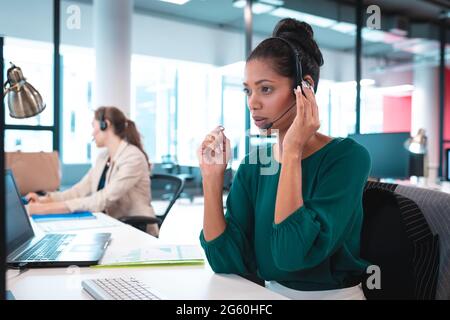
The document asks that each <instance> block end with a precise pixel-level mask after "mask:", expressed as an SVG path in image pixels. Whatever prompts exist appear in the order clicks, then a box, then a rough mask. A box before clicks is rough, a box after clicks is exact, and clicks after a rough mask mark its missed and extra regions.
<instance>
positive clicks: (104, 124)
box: [100, 112, 108, 131]
mask: <svg viewBox="0 0 450 320" xmlns="http://www.w3.org/2000/svg"><path fill="white" fill-rule="evenodd" d="M107 128H108V123H107V122H106V120H105V112H102V115H101V116H100V130H101V131H105V130H106V129H107Z"/></svg>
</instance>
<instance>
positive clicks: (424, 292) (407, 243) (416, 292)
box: [361, 182, 440, 300]
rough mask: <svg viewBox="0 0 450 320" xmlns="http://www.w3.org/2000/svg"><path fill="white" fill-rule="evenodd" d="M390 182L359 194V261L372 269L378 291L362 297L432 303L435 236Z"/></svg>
mask: <svg viewBox="0 0 450 320" xmlns="http://www.w3.org/2000/svg"><path fill="white" fill-rule="evenodd" d="M397 187H398V186H397V185H396V184H387V183H378V182H368V183H367V184H366V187H365V190H364V195H363V209H364V220H363V227H362V232H361V257H362V258H363V259H365V260H367V261H368V262H370V263H372V264H374V265H377V266H378V267H379V268H380V272H381V289H379V290H374V289H372V290H370V289H369V288H368V287H367V286H366V285H367V283H366V279H367V278H368V277H369V276H370V275H366V279H364V280H363V290H364V294H365V296H366V298H367V299H420V300H422V299H435V298H436V287H437V282H438V281H437V280H438V274H439V264H440V261H439V260H440V259H439V235H438V234H433V232H432V230H431V228H430V226H429V224H428V223H427V220H426V218H425V216H424V214H423V211H422V210H421V208H419V206H418V205H417V203H415V202H414V201H413V200H411V199H410V198H409V197H405V196H404V195H402V194H399V193H398V192H397Z"/></svg>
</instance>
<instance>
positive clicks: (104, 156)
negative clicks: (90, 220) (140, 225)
mask: <svg viewBox="0 0 450 320" xmlns="http://www.w3.org/2000/svg"><path fill="white" fill-rule="evenodd" d="M107 161H108V152H107V151H104V152H102V153H101V154H100V155H99V156H98V157H97V161H96V163H95V165H94V166H93V167H92V168H91V169H90V170H89V172H88V173H87V174H86V175H85V176H84V177H83V179H81V181H80V182H78V183H77V184H75V185H74V186H73V187H72V188H70V189H68V190H65V191H62V192H50V193H49V194H48V195H49V197H51V198H52V200H54V201H64V202H65V204H66V206H67V207H68V208H69V210H70V211H71V212H74V211H93V212H99V211H104V212H106V213H107V214H108V215H110V216H112V217H114V218H119V217H122V216H133V215H144V216H152V217H154V216H155V212H154V210H153V207H152V206H151V200H152V199H151V191H150V170H149V165H148V162H147V160H146V158H145V155H144V154H143V153H142V152H141V151H140V150H139V149H138V148H137V147H136V146H134V145H131V144H128V143H127V142H125V141H122V142H121V143H120V145H119V148H118V149H117V152H116V154H115V155H114V158H113V159H112V161H111V164H110V167H109V169H108V172H107V174H106V181H105V187H104V188H103V189H102V190H100V191H97V188H98V184H99V182H100V178H101V176H102V173H103V170H104V168H105V165H106V162H107ZM147 231H148V232H150V233H151V234H153V235H155V236H156V235H157V234H158V227H157V226H156V225H155V224H153V225H149V228H148V229H147Z"/></svg>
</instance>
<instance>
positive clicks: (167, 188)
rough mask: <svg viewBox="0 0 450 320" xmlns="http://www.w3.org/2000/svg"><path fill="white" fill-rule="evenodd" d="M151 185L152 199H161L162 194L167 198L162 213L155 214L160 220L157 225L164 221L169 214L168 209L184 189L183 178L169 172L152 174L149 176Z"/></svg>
mask: <svg viewBox="0 0 450 320" xmlns="http://www.w3.org/2000/svg"><path fill="white" fill-rule="evenodd" d="M150 180H151V186H152V199H161V198H163V197H164V196H165V197H166V198H168V199H167V200H168V201H169V204H168V206H167V207H166V209H165V210H164V212H163V214H159V215H157V217H158V218H159V219H160V220H161V223H159V227H161V224H162V223H163V222H164V219H165V218H166V217H167V215H168V214H169V211H170V209H171V208H172V206H173V205H174V204H175V202H176V201H177V199H178V198H179V197H180V194H181V192H183V189H184V180H183V179H182V178H180V177H177V176H174V175H171V174H153V175H151V176H150Z"/></svg>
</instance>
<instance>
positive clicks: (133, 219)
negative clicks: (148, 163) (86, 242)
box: [119, 174, 184, 232]
mask: <svg viewBox="0 0 450 320" xmlns="http://www.w3.org/2000/svg"><path fill="white" fill-rule="evenodd" d="M150 180H151V186H152V199H161V197H162V195H168V194H169V195H170V199H168V200H169V204H168V205H167V207H166V208H165V209H164V210H163V212H162V213H160V214H158V212H156V217H147V216H128V217H121V218H119V220H120V221H122V222H123V223H126V224H129V225H131V226H133V227H135V228H137V229H139V230H142V231H144V232H145V231H146V230H147V225H148V224H154V223H156V224H158V227H159V228H161V225H162V223H163V222H164V219H165V218H166V217H167V215H168V214H169V211H170V209H171V208H172V206H173V205H174V204H175V202H176V201H177V199H178V198H179V197H180V194H181V192H182V191H183V189H184V180H183V179H181V178H179V177H177V176H174V175H170V174H153V175H151V177H150Z"/></svg>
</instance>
